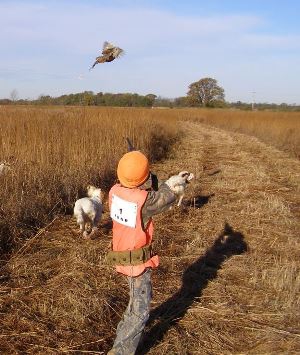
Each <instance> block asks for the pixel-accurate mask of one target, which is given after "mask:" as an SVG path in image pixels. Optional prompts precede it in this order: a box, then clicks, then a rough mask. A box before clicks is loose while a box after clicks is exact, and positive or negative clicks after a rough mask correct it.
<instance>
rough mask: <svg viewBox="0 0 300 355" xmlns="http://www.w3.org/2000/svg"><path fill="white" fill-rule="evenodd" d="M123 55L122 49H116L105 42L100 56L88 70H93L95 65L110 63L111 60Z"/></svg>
mask: <svg viewBox="0 0 300 355" xmlns="http://www.w3.org/2000/svg"><path fill="white" fill-rule="evenodd" d="M124 53H125V52H124V51H123V49H121V48H119V47H116V46H114V45H113V44H111V43H109V42H106V41H105V42H104V43H103V49H102V55H101V56H99V57H97V58H96V61H95V63H94V64H93V66H92V67H91V68H90V70H91V69H93V68H94V66H95V65H96V64H98V63H105V62H112V61H113V60H115V59H116V58H119V57H120V56H121V55H123V54H124Z"/></svg>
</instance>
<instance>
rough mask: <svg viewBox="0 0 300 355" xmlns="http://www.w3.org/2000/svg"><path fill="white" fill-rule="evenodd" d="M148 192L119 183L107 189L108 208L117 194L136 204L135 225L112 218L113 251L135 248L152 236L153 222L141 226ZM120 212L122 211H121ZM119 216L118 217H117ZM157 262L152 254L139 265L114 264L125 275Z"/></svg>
mask: <svg viewBox="0 0 300 355" xmlns="http://www.w3.org/2000/svg"><path fill="white" fill-rule="evenodd" d="M147 194H148V192H147V191H145V190H140V189H139V188H133V189H129V188H126V187H123V186H121V185H120V184H116V185H114V186H113V187H112V188H111V189H110V191H109V208H110V210H111V209H112V200H113V199H114V198H115V197H113V196H117V198H120V199H122V200H125V201H127V202H132V203H135V204H137V211H136V221H135V227H132V226H127V225H124V224H122V223H119V222H118V221H117V218H114V216H112V218H113V243H112V249H113V251H127V250H135V249H139V248H142V247H144V246H145V245H149V244H151V242H152V237H153V222H152V219H151V220H150V221H149V223H148V224H147V226H145V229H143V226H142V207H143V205H144V203H145V201H146V198H147ZM121 212H122V211H121ZM118 218H120V217H118ZM158 264H159V258H158V255H154V256H153V257H152V258H151V259H149V260H148V261H147V262H145V263H142V264H141V265H135V266H133V265H129V266H122V265H116V270H117V271H118V272H120V273H122V274H124V275H127V276H138V275H140V274H142V273H143V272H144V270H145V269H146V268H148V267H150V268H154V267H157V266H158Z"/></svg>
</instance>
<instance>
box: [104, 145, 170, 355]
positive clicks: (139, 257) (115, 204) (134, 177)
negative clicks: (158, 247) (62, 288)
mask: <svg viewBox="0 0 300 355" xmlns="http://www.w3.org/2000/svg"><path fill="white" fill-rule="evenodd" d="M117 175H118V179H119V182H120V183H118V184H116V185H114V186H113V187H112V188H111V190H110V192H109V206H110V216H111V218H112V220H113V242H112V251H110V252H109V253H108V255H107V260H108V263H110V264H114V265H116V270H117V272H119V273H121V274H123V275H125V276H126V277H127V279H128V284H129V295H130V299H129V303H128V306H127V309H126V311H125V313H124V315H123V318H122V320H121V321H120V323H119V324H118V327H117V331H116V338H115V341H114V345H113V347H112V349H111V350H110V351H109V352H108V354H110V355H112V354H118V355H121V354H123V355H129V354H135V351H136V349H137V347H138V344H139V341H140V339H141V336H142V333H143V330H144V327H145V325H146V322H147V320H148V318H149V310H150V302H151V297H152V285H151V272H152V269H153V268H156V267H157V266H158V264H159V258H158V255H157V254H156V252H155V250H154V249H153V246H152V237H153V221H152V216H154V215H156V214H158V213H161V212H163V211H165V210H168V209H169V208H170V206H171V205H172V204H173V203H174V202H175V200H176V193H175V192H174V191H173V189H174V186H173V181H172V180H170V179H169V180H167V181H166V182H165V183H162V184H161V185H160V187H159V189H158V190H157V191H151V189H148V188H147V187H149V180H150V179H151V173H150V170H149V161H148V159H147V157H146V156H145V155H144V154H142V153H141V152H140V151H131V152H129V153H126V154H125V155H124V156H123V157H122V158H121V159H120V161H119V164H118V168H117ZM147 185H148V186H147ZM149 190H150V191H149ZM174 190H175V189H174Z"/></svg>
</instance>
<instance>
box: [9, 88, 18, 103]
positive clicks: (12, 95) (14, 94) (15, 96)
mask: <svg viewBox="0 0 300 355" xmlns="http://www.w3.org/2000/svg"><path fill="white" fill-rule="evenodd" d="M18 98H19V95H18V91H17V89H13V91H12V92H11V93H10V99H11V100H12V101H13V102H15V101H17V100H18Z"/></svg>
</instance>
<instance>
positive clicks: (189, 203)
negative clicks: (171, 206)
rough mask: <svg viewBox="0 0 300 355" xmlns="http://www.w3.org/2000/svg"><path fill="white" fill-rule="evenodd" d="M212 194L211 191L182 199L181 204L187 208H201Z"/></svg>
mask: <svg viewBox="0 0 300 355" xmlns="http://www.w3.org/2000/svg"><path fill="white" fill-rule="evenodd" d="M214 196H215V194H214V193H212V194H210V195H204V196H202V195H197V196H194V197H191V198H190V199H189V200H186V201H182V205H183V207H185V208H187V207H192V208H202V207H203V206H204V205H206V204H207V203H208V202H209V200H210V199H211V198H212V197H214Z"/></svg>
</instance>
